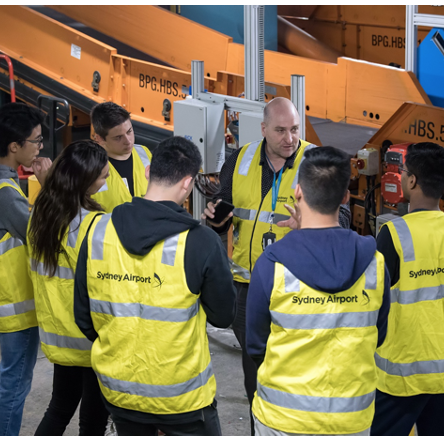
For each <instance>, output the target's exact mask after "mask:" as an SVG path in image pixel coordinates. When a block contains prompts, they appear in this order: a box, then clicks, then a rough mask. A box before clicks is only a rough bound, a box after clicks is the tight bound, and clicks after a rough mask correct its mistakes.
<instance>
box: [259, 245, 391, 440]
mask: <svg viewBox="0 0 444 444" xmlns="http://www.w3.org/2000/svg"><path fill="white" fill-rule="evenodd" d="M383 293H384V257H383V256H382V254H381V253H379V252H376V253H375V256H374V257H373V259H372V261H371V263H370V264H369V266H368V267H367V269H366V270H365V272H364V273H363V274H362V276H361V277H360V278H359V279H358V280H357V281H356V283H355V284H354V285H353V286H352V287H351V288H350V289H348V290H346V291H342V292H340V293H336V294H329V293H324V292H322V291H318V290H314V289H313V288H311V287H309V286H308V285H306V284H305V283H303V282H302V281H300V280H299V279H297V278H296V277H295V276H294V275H293V274H292V273H291V272H290V271H289V270H288V269H287V268H286V267H285V266H284V265H282V264H280V263H276V264H275V274H274V286H273V290H272V293H271V299H270V314H271V333H270V336H269V338H268V341H267V349H266V353H265V359H264V362H263V364H262V365H261V366H260V367H259V371H258V376H257V382H258V383H257V391H256V393H255V396H254V400H253V413H254V415H255V416H256V417H257V418H258V419H259V421H260V422H262V423H263V424H265V425H267V426H268V427H271V428H273V429H276V430H281V431H284V432H288V433H302V434H315V435H317V434H322V435H332V434H352V433H358V432H361V431H363V430H366V429H368V428H369V427H370V425H371V423H372V420H373V415H374V399H375V391H376V381H377V377H376V364H375V359H374V354H375V350H376V345H377V341H378V330H377V327H376V322H377V319H378V313H379V309H380V307H381V304H382V297H383Z"/></svg>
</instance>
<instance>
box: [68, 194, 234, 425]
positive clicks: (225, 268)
mask: <svg viewBox="0 0 444 444" xmlns="http://www.w3.org/2000/svg"><path fill="white" fill-rule="evenodd" d="M111 219H112V221H113V224H114V226H115V228H116V232H117V235H118V237H119V240H120V242H121V243H122V246H123V247H124V248H125V249H126V250H127V251H128V253H130V254H135V255H138V256H145V255H147V254H148V253H149V252H150V251H151V249H152V248H153V247H154V245H155V244H156V243H157V242H159V241H162V240H164V239H166V238H167V237H169V236H173V235H174V234H178V233H181V232H183V231H185V230H188V229H189V230H190V231H189V233H188V236H187V240H186V244H185V261H184V263H185V275H186V280H187V285H188V288H189V289H190V290H191V291H192V292H193V293H195V294H198V293H200V294H201V295H200V303H201V304H202V308H203V309H204V311H205V313H206V315H207V320H208V322H209V323H210V324H212V325H214V326H215V327H222V328H224V327H228V326H229V325H230V324H231V323H232V322H233V319H234V314H235V297H236V292H235V288H234V285H233V278H232V274H231V271H230V266H229V263H228V257H227V253H226V251H225V249H224V246H223V245H222V242H221V240H220V238H219V236H218V235H217V234H216V233H215V232H213V230H211V229H210V228H208V227H205V226H203V225H200V223H199V221H196V220H194V219H193V218H192V217H191V215H190V214H189V213H188V212H187V211H186V210H185V209H183V208H182V207H180V206H179V205H177V204H176V203H174V202H171V201H161V202H154V201H150V200H146V199H143V198H140V197H134V198H133V200H132V202H127V203H124V204H122V205H119V206H117V207H116V208H114V210H113V212H112V215H111ZM87 238H88V235H87V236H86V237H85V239H84V241H83V243H82V247H81V249H80V253H79V259H78V262H77V269H76V276H75V286H74V316H75V321H76V323H77V325H78V327H79V328H80V330H81V331H82V332H83V334H84V335H85V336H86V337H87V338H88V339H90V340H91V341H94V340H95V339H96V338H97V333H96V331H95V330H94V325H93V322H92V319H91V315H90V309H89V297H88V289H87V282H86V262H87V258H88V243H87ZM102 399H103V400H104V402H105V405H106V407H107V409H108V410H109V411H110V412H111V413H112V414H113V415H116V416H117V417H120V418H124V419H126V420H130V421H136V422H140V423H158V422H161V423H162V422H163V423H165V422H166V423H177V424H179V423H187V422H193V421H197V420H199V419H201V418H202V413H201V412H200V410H198V411H193V412H188V413H180V414H172V415H156V414H155V413H145V412H138V411H135V410H128V409H122V408H119V407H116V406H114V405H112V404H110V403H109V402H107V401H106V399H105V398H104V397H103V396H102Z"/></svg>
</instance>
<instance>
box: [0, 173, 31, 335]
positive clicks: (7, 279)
mask: <svg viewBox="0 0 444 444" xmlns="http://www.w3.org/2000/svg"><path fill="white" fill-rule="evenodd" d="M4 187H11V188H14V189H15V190H17V192H18V193H20V195H21V196H23V197H24V198H25V199H26V196H25V195H24V193H23V191H22V190H21V188H20V186H19V185H18V184H17V183H16V182H15V181H14V180H13V179H2V180H0V190H1V189H2V188H4ZM6 211H7V210H6ZM36 325H37V318H36V314H35V307H34V293H33V291H32V283H31V279H30V278H29V274H28V256H27V251H26V245H24V243H23V242H22V241H21V240H20V239H17V238H15V237H12V236H11V234H10V233H6V234H5V235H4V236H3V237H2V238H1V239H0V333H12V332H15V331H21V330H25V329H27V328H31V327H35V326H36Z"/></svg>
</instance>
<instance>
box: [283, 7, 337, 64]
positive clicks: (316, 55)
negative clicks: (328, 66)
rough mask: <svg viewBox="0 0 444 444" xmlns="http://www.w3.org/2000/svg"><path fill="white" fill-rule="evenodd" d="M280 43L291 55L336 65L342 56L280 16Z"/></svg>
mask: <svg viewBox="0 0 444 444" xmlns="http://www.w3.org/2000/svg"><path fill="white" fill-rule="evenodd" d="M278 42H279V44H280V45H282V46H283V47H284V48H286V49H288V50H289V51H290V52H291V53H293V54H295V55H298V56H301V57H308V58H310V59H315V60H323V61H324V62H331V63H336V62H337V59H338V57H342V54H341V53H340V52H339V51H336V50H335V49H332V48H329V47H328V46H327V45H326V44H325V43H322V42H321V41H320V40H317V39H316V38H315V37H313V36H311V35H310V34H308V33H307V32H305V31H304V30H302V29H301V28H299V27H298V26H296V25H294V24H293V23H291V22H289V21H288V20H285V19H284V18H283V17H281V16H279V15H278Z"/></svg>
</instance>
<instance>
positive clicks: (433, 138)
mask: <svg viewBox="0 0 444 444" xmlns="http://www.w3.org/2000/svg"><path fill="white" fill-rule="evenodd" d="M384 140H390V141H391V142H392V144H397V143H404V142H412V143H419V142H434V143H437V144H439V145H444V109H443V108H440V107H437V106H432V105H423V104H419V103H412V102H406V103H404V104H402V105H401V107H400V108H399V109H398V110H397V111H396V112H395V113H394V114H393V116H392V117H390V119H389V120H388V121H387V123H386V124H385V125H384V126H383V127H382V128H381V129H380V130H379V131H378V132H376V133H375V134H374V135H373V137H372V138H371V139H370V140H369V142H368V143H371V144H374V145H382V142H384Z"/></svg>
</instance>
